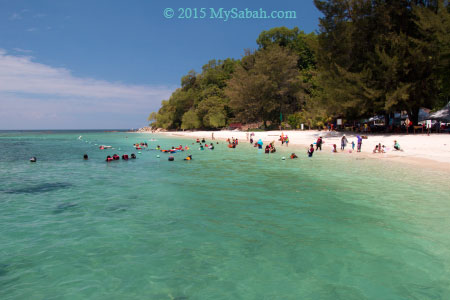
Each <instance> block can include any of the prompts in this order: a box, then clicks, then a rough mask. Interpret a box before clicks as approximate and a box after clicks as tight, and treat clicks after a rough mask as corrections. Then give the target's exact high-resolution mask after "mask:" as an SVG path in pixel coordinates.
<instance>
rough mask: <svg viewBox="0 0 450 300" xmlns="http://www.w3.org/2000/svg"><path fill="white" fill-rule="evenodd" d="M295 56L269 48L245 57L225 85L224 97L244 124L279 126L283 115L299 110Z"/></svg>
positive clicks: (298, 86)
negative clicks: (274, 124) (277, 124)
mask: <svg viewBox="0 0 450 300" xmlns="http://www.w3.org/2000/svg"><path fill="white" fill-rule="evenodd" d="M300 86H301V84H300V79H299V71H298V68H297V56H296V55H295V54H293V53H292V51H290V50H289V49H286V48H283V47H280V46H279V45H270V46H268V47H267V48H266V49H262V50H258V51H256V52H255V53H248V52H247V54H246V56H245V57H244V58H243V59H242V63H241V64H240V65H239V66H237V67H236V70H235V72H234V73H233V77H232V78H231V79H230V80H229V81H228V84H227V87H226V89H225V94H226V95H227V96H228V97H229V98H230V103H229V105H230V107H231V108H232V109H233V110H234V111H235V114H236V117H237V118H238V119H239V120H241V121H243V122H252V121H263V122H264V123H266V122H267V121H272V122H279V115H280V113H282V112H286V111H288V112H289V111H291V110H292V109H293V108H294V107H297V106H298V98H297V95H296V93H297V92H298V91H299V89H300Z"/></svg>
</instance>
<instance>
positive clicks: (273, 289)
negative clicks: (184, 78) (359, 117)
mask: <svg viewBox="0 0 450 300" xmlns="http://www.w3.org/2000/svg"><path fill="white" fill-rule="evenodd" d="M80 135H82V139H80V140H79V139H78V137H79V136H80ZM127 137H128V138H127ZM152 138H155V139H157V142H151V143H150V142H149V141H150V140H151V139H152ZM86 141H87V143H86ZM141 141H147V142H148V144H149V148H155V147H156V145H157V144H159V145H161V146H162V148H163V149H168V148H169V147H171V146H177V145H179V144H183V145H186V144H188V145H189V146H190V148H191V150H189V151H185V152H184V153H176V154H170V155H173V156H174V157H175V161H174V162H169V161H168V160H167V158H168V156H169V154H165V153H161V152H159V151H155V150H148V151H147V150H146V149H145V148H143V150H142V151H141V152H142V154H141V155H139V156H138V157H137V159H136V160H131V159H130V160H128V161H123V160H120V161H114V162H111V163H106V162H105V161H104V160H105V158H106V156H107V155H112V154H114V153H117V154H119V155H120V156H121V155H122V154H131V153H137V150H135V149H134V148H133V146H132V145H133V144H134V143H136V142H141ZM192 142H193V140H183V139H172V138H167V137H164V136H156V135H153V136H151V135H148V134H127V133H95V132H87V133H58V132H54V133H49V134H42V133H4V134H0V153H1V156H0V253H1V256H0V299H447V298H450V288H449V287H450V250H449V249H450V235H449V234H448V229H449V220H448V216H449V215H450V196H449V192H450V188H449V185H448V179H447V178H445V177H443V175H442V174H440V173H439V172H434V171H429V170H418V169H415V168H413V167H410V166H403V165H400V164H395V163H385V162H380V161H374V160H368V159H366V160H355V159H354V158H352V156H351V155H341V156H339V157H335V156H333V155H331V154H329V153H315V154H314V157H313V158H312V159H308V158H307V157H306V150H305V151H304V152H305V153H303V152H301V151H297V155H298V156H299V159H296V160H290V159H287V160H285V161H283V160H281V157H283V156H285V157H288V156H289V154H290V152H292V150H291V149H289V150H290V151H289V152H288V151H287V150H282V149H279V151H278V152H277V153H275V154H269V155H267V154H264V153H262V152H260V151H257V150H256V149H254V148H253V147H251V146H250V145H248V144H246V143H242V144H241V145H239V146H238V147H237V148H236V149H229V148H227V147H226V146H225V144H223V143H222V142H221V144H219V145H215V150H213V151H210V150H208V149H205V150H204V151H199V150H198V147H197V145H192ZM95 144H98V145H112V146H113V147H114V148H116V150H99V149H98V146H95ZM119 148H120V149H121V150H120V151H119V150H118V149H119ZM84 153H87V154H88V155H89V160H87V161H85V160H83V154H84ZM188 154H192V155H193V160H192V161H183V158H184V157H185V156H187V155H188ZM157 155H160V156H161V157H160V158H158V157H157ZM355 155H356V154H355ZM32 156H36V157H37V158H38V161H37V163H34V164H31V163H30V162H29V161H28V160H29V158H30V157H32Z"/></svg>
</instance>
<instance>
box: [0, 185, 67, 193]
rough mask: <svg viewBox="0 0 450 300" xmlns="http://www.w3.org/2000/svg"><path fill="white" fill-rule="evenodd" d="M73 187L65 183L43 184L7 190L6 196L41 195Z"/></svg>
mask: <svg viewBox="0 0 450 300" xmlns="http://www.w3.org/2000/svg"><path fill="white" fill-rule="evenodd" d="M70 186H72V184H70V183H65V182H52V183H41V184H38V185H33V186H26V187H21V188H17V189H10V190H5V191H3V193H5V194H39V193H47V192H51V191H55V190H61V189H65V188H68V187H70Z"/></svg>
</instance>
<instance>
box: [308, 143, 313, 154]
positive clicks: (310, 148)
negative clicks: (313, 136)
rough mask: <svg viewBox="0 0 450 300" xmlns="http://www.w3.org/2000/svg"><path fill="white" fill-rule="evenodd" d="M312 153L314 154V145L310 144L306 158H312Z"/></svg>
mask: <svg viewBox="0 0 450 300" xmlns="http://www.w3.org/2000/svg"><path fill="white" fill-rule="evenodd" d="M313 153H314V145H313V144H311V146H310V147H309V150H308V157H312V156H313Z"/></svg>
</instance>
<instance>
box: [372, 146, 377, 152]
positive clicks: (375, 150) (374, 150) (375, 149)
mask: <svg viewBox="0 0 450 300" xmlns="http://www.w3.org/2000/svg"><path fill="white" fill-rule="evenodd" d="M377 152H378V145H375V148H374V149H373V153H377Z"/></svg>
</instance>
